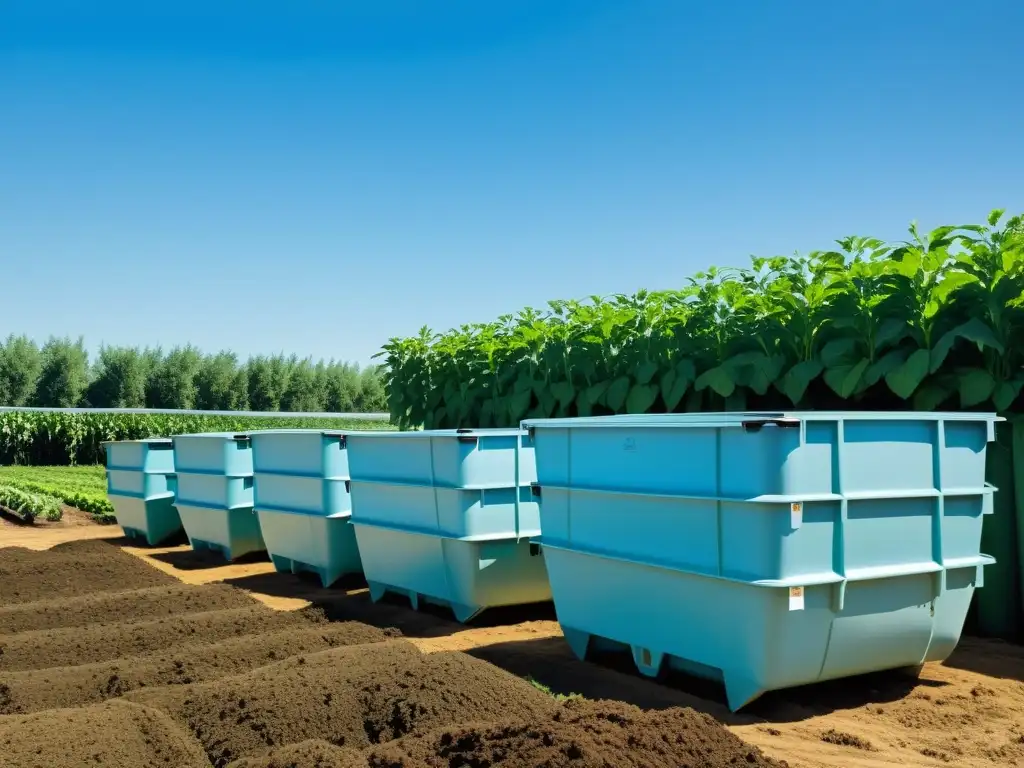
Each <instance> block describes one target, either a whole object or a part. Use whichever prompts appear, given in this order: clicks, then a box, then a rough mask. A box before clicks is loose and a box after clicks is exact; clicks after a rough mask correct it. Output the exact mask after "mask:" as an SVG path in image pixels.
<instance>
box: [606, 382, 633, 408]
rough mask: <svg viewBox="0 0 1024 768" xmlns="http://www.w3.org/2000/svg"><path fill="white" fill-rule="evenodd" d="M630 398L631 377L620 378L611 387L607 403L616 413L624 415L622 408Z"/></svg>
mask: <svg viewBox="0 0 1024 768" xmlns="http://www.w3.org/2000/svg"><path fill="white" fill-rule="evenodd" d="M628 396H629V376H620V377H619V378H617V379H615V381H613V382H612V383H611V384H610V385H609V386H608V392H607V394H606V395H605V403H606V404H607V405H608V407H609V408H611V409H612V411H613V412H614V413H622V407H623V406H624V405H625V404H626V398H627V397H628Z"/></svg>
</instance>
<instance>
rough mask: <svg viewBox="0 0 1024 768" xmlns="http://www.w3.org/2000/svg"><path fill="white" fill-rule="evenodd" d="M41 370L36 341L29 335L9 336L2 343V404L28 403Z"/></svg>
mask: <svg viewBox="0 0 1024 768" xmlns="http://www.w3.org/2000/svg"><path fill="white" fill-rule="evenodd" d="M41 370H42V357H41V355H40V354H39V347H37V346H36V344H35V342H34V341H32V340H31V339H29V338H28V337H27V336H15V335H14V334H11V335H10V336H8V337H7V341H5V342H4V343H3V344H0V405H27V404H28V403H29V401H30V400H31V398H32V393H33V392H35V389H36V381H37V380H38V379H39V373H40V371H41Z"/></svg>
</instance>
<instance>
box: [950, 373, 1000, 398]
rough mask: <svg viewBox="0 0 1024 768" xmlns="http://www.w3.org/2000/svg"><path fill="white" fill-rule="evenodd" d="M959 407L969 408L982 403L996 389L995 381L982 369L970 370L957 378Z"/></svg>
mask: <svg viewBox="0 0 1024 768" xmlns="http://www.w3.org/2000/svg"><path fill="white" fill-rule="evenodd" d="M958 379H959V381H958V384H959V387H958V388H959V390H960V405H962V406H963V407H964V408H970V407H971V406H972V405H979V404H981V403H984V402H985V401H986V400H988V399H989V398H990V397H992V393H993V392H994V391H995V388H996V380H995V379H994V378H993V377H992V374H991V373H989V372H988V371H986V370H985V369H984V368H972V369H970V370H967V371H964V372H962V373H960V374H959V376H958Z"/></svg>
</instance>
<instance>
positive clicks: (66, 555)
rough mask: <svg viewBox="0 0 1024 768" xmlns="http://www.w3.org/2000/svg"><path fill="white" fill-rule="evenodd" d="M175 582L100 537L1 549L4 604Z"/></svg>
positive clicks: (1, 601)
mask: <svg viewBox="0 0 1024 768" xmlns="http://www.w3.org/2000/svg"><path fill="white" fill-rule="evenodd" d="M174 582H175V579H174V577H173V576H168V575H166V574H163V573H161V572H160V571H158V570H156V569H155V568H152V567H150V566H148V565H146V564H145V563H144V562H142V560H140V559H139V558H137V557H133V556H132V555H129V554H127V553H125V552H122V551H121V550H119V549H117V548H116V547H113V546H111V545H110V544H106V543H104V542H102V541H76V542H72V543H70V544H64V545H61V546H59V547H54V548H53V549H50V550H45V551H43V552H36V551H34V550H31V549H23V548H21V547H4V548H0V584H3V585H4V588H3V592H0V606H3V605H15V604H17V603H29V602H35V601H37V600H52V599H53V598H54V596H55V595H60V596H61V597H75V596H77V595H86V594H90V593H93V592H105V591H110V590H125V589H138V588H141V587H155V586H159V585H161V584H171V583H174Z"/></svg>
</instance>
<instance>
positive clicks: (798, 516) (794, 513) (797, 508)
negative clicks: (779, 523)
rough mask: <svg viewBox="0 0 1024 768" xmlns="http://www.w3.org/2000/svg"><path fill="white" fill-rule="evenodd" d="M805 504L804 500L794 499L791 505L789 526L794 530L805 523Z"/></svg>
mask: <svg viewBox="0 0 1024 768" xmlns="http://www.w3.org/2000/svg"><path fill="white" fill-rule="evenodd" d="M803 522H804V505H803V502H800V501H794V502H793V503H792V504H790V505H789V527H790V528H793V529H794V530H795V529H797V528H799V527H800V526H801V525H803Z"/></svg>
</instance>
